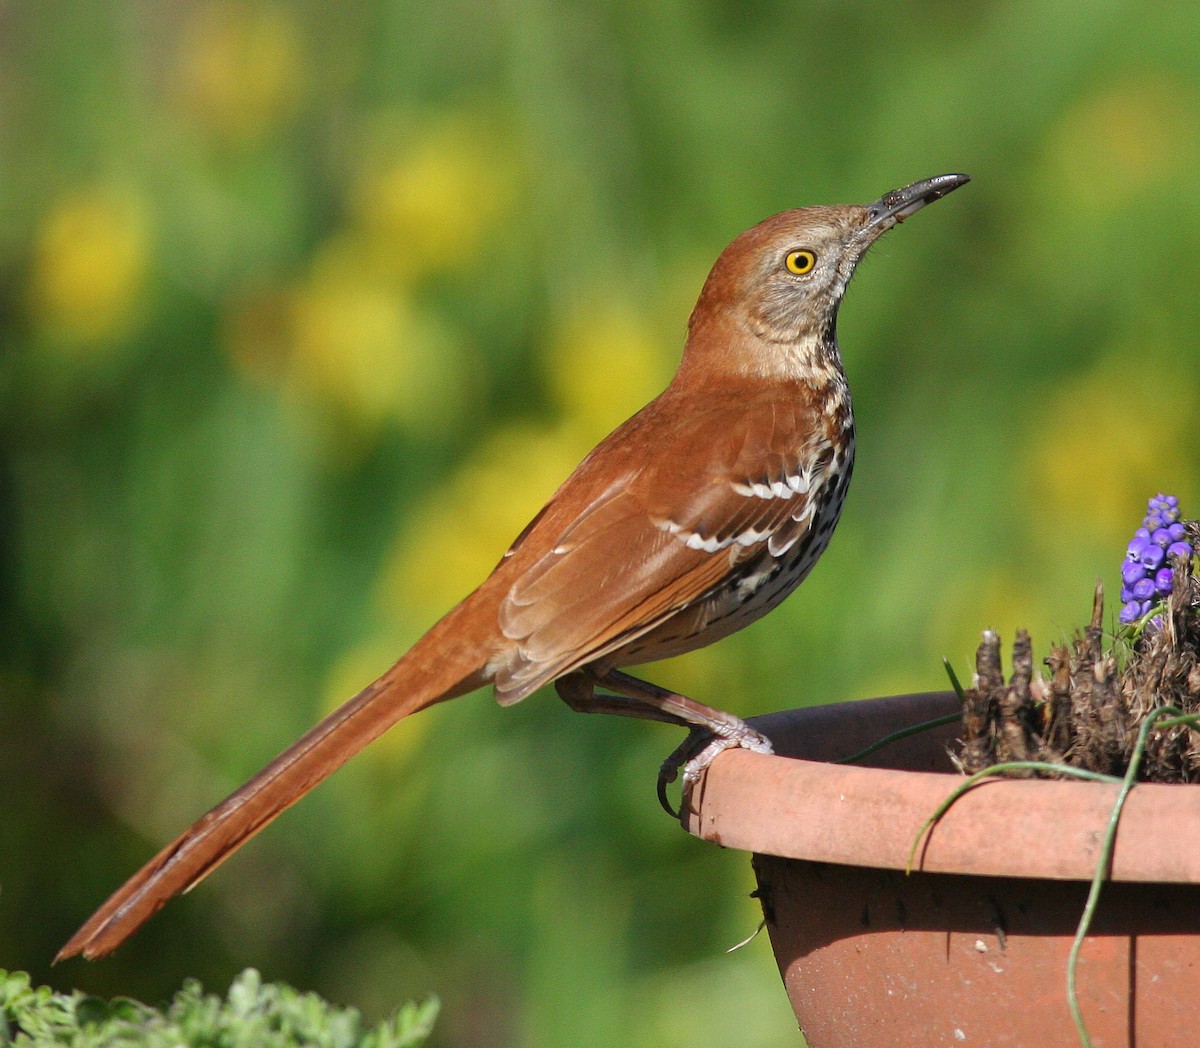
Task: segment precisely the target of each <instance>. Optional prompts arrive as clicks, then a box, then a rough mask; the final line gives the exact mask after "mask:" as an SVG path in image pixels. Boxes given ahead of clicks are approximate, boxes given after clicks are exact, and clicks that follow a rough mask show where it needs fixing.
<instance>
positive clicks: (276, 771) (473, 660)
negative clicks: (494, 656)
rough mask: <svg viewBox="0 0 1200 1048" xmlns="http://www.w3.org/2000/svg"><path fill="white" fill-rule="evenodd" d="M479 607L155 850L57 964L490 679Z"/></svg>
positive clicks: (115, 938) (435, 633)
mask: <svg viewBox="0 0 1200 1048" xmlns="http://www.w3.org/2000/svg"><path fill="white" fill-rule="evenodd" d="M472 604H473V601H472V600H471V599H470V598H468V599H467V600H466V601H464V602H463V604H460V605H459V606H458V607H457V608H455V609H454V610H453V611H451V612H450V613H449V614H448V615H447V616H446V617H445V618H444V619H442V620H441V622H439V623H438V624H437V625H436V626H434V627H433V629H431V630H430V631H429V632H428V633H427V634H426V635H425V636H424V637H423V638H422V639H421V640H420V641H418V642H417V644H416V645H415V646H414V647H413V648H412V650H410V651H409V652H408V653H407V654H406V655H405V656H404V657H403V658H401V659H400V661H399V662H397V663H396V665H394V666H393V667H392V668H391V669H390V670H388V671H387V673H385V674H384V675H383V676H382V677H380V678H379V679H378V680H377V681H375V682H374V683H373V684H369V685H368V686H367V687H366V688H364V689H363V690H362V691H360V692H359V693H358V694H357V695H355V696H354V698H352V699H350V700H349V701H348V702H346V703H345V704H344V705H342V706H341V707H339V708H338V709H336V710H334V712H333V713H331V714H329V716H328V717H326V718H325V719H324V720H322V721H321V722H320V723H319V724H318V725H317V726H316V727H314V728H313V729H312V730H311V731H309V732H308V733H307V734H305V735H304V736H302V737H301V738H300V739H298V740H297V741H296V742H295V743H293V744H292V745H291V746H289V747H288V748H287V749H286V750H284V751H283V753H281V754H280V755H279V756H278V757H276V758H275V759H274V760H273V761H272V762H271V763H270V764H268V765H267V766H266V767H265V768H263V770H262V771H260V772H259V773H258V774H257V775H255V776H254V778H252V779H251V780H250V781H249V782H247V783H246V784H245V785H244V786H242V787H241V788H240V789H239V790H237V791H236V792H235V793H233V794H231V795H230V796H229V797H227V798H226V799H225V800H223V801H222V802H221V803H220V804H218V805H217V806H216V807H215V808H213V809H212V811H210V812H209V813H208V814H207V815H205V816H203V817H202V818H201V819H199V820H198V821H197V822H196V823H195V824H194V825H192V827H191V828H190V829H188V830H186V831H185V832H184V833H183V834H181V835H180V836H179V837H178V838H177V839H176V840H174V841H173V842H172V843H170V844H168V845H167V846H166V847H165V848H164V849H163V850H162V851H160V852H159V853H158V854H157V855H156V856H154V858H153V859H151V860H150V861H149V862H148V863H146V865H145V866H143V867H142V868H141V869H140V870H139V871H138V872H137V873H135V874H134V875H133V876H132V877H130V878H129V880H128V881H126V882H125V884H124V885H122V886H121V887H120V888H118V889H117V891H115V892H114V893H113V894H112V896H111V897H110V898H109V899H108V901H107V902H106V903H105V904H104V905H103V906H101V907H100V909H98V910H97V911H96V912H95V913H94V914H93V915H92V916H91V917H90V918H89V919H88V921H87V923H86V924H84V925H83V927H82V928H80V929H79V931H77V932H76V933H75V934H74V935H73V936H72V937H71V939H70V941H69V942H68V943H67V944H66V945H65V946H64V947H63V948H62V949H61V950H59V952H58V956H57V957H55V959H54V960H55V962H58V961H61V960H64V959H65V958H67V957H74V956H75V955H76V954H83V956H84V957H86V958H88V959H89V960H91V959H93V958H96V957H103V956H104V955H105V954H107V953H111V952H112V951H113V950H115V949H116V948H117V947H118V946H120V945H121V943H123V942H124V941H125V940H126V939H128V938H129V937H130V936H131V935H132V934H133V933H134V932H135V931H137V929H138V928H140V927H141V926H142V924H144V923H145V922H146V921H147V920H149V918H150V917H151V916H153V915H154V913H156V912H157V911H158V910H159V909H160V908H161V907H162V906H163V905H164V904H165V903H166V902H167V900H168V899H170V898H172V897H173V896H175V895H178V894H180V893H182V892H186V891H188V890H189V889H191V888H193V887H195V886H196V885H197V884H198V883H199V882H200V881H202V880H203V879H204V878H205V877H206V876H208V874H210V873H212V871H213V870H214V869H216V868H217V867H218V866H219V865H220V864H221V863H222V862H224V861H225V860H226V859H227V858H229V856H230V855H232V854H233V853H234V852H235V851H237V849H238V848H240V847H241V846H242V845H243V844H245V843H246V841H248V840H249V839H250V838H251V837H253V836H254V835H255V834H256V833H258V831H259V830H261V829H263V827H265V826H266V825H267V824H268V823H269V822H271V821H272V820H273V819H274V818H275V817H276V816H278V815H279V814H281V813H282V812H283V811H285V810H286V809H288V808H290V807H291V806H292V805H293V804H295V803H296V801H298V800H299V799H300V798H301V797H303V796H304V795H305V794H306V793H307V792H308V791H309V790H311V789H312V788H313V787H314V786H316V785H317V784H318V783H320V782H321V781H322V780H323V779H325V778H326V777H327V776H328V775H331V774H332V773H333V772H335V771H337V769H338V768H340V767H341V766H342V765H343V764H345V763H346V761H348V760H349V759H350V758H351V757H353V756H354V755H355V754H356V753H358V752H359V750H361V749H362V748H363V747H364V746H366V745H368V744H369V743H371V742H373V741H374V740H375V739H377V738H378V737H379V736H380V735H382V734H383V733H384V732H385V731H387V730H388V728H390V727H392V725H394V724H395V723H396V722H397V721H399V720H401V719H403V718H404V717H407V716H409V714H412V713H416V712H417V711H418V710H422V709H425V708H426V707H427V706H432V705H434V703H437V702H441V701H442V700H444V699H451V698H454V697H455V696H458V695H464V694H466V693H467V692H469V691H473V690H474V689H475V688H477V687H479V686H480V685H481V684H483V683H484V682H485V681H484V671H483V669H482V667H483V664H484V661H485V660H486V658H487V652H486V643H487V640H488V639H489V637H488V636H487V633H488V632H490V631H485V630H483V629H481V628H480V620H481V618H482V617H481V616H480V615H479V614H478V612H479V611H480V610H481V609H480V608H478V607H471V605H472ZM472 620H473V621H474V624H475V625H476V628H475V629H472V628H471V626H472ZM493 630H494V627H493ZM475 634H480V635H479V636H476V635H475Z"/></svg>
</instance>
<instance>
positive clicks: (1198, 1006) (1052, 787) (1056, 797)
mask: <svg viewBox="0 0 1200 1048" xmlns="http://www.w3.org/2000/svg"><path fill="white" fill-rule="evenodd" d="M957 708H958V702H957V700H956V698H955V697H954V695H953V694H952V693H950V692H944V693H932V694H924V695H904V696H899V697H896V698H890V699H876V700H871V701H865V702H853V703H846V704H842V705H837V706H825V707H817V708H812V709H803V710H793V711H790V712H786V713H779V714H774V715H771V716H766V717H759V718H756V719H755V720H754V722H753V723H754V724H755V726H756V727H758V728H759V729H761V730H762V731H764V732H765V733H766V734H767V735H768V736H769V737H770V738H771V739H772V740H773V741H774V743H775V748H776V751H777V755H776V756H770V757H768V756H763V755H761V754H754V753H749V752H747V751H745V750H736V751H729V752H727V753H724V754H722V755H721V756H720V757H718V758H717V760H715V761H714V762H713V764H712V766H711V767H710V768H709V770H708V772H707V774H706V775H705V776H704V777H703V778H702V779H701V780H700V781H699V782H698V783H697V784H696V786H695V788H694V789H693V790H692V792H691V795H690V798H689V802H690V803H689V804H685V816H684V819H683V822H684V826H685V827H686V829H688V831H689V832H691V833H693V834H695V835H696V836H698V837H702V838H704V839H705V840H710V841H714V842H716V843H718V844H722V845H724V846H726V847H730V848H741V849H744V850H745V851H749V852H753V853H754V869H755V872H756V874H757V876H758V885H759V894H760V897H761V901H762V906H763V913H764V915H765V917H766V922H767V928H768V930H769V932H770V936H771V943H772V945H773V947H774V950H775V956H776V959H777V961H778V963H779V970H780V973H781V974H782V975H783V981H784V984H785V986H786V987H787V991H788V995H789V997H790V998H791V1001H792V1007H793V1008H794V1010H795V1012H796V1018H797V1019H798V1020H799V1022H800V1027H801V1029H802V1030H803V1031H804V1033H805V1035H806V1036H807V1038H808V1041H809V1045H810V1046H811V1048H840V1046H845V1048H870V1046H872V1045H887V1046H889V1048H893V1046H895V1045H920V1046H922V1048H927V1046H931V1045H955V1046H957V1045H968V1046H969V1045H979V1046H992V1045H1014V1046H1023V1048H1056V1046H1060V1045H1065V1046H1071V1045H1076V1044H1078V1040H1077V1037H1076V1034H1075V1027H1074V1025H1073V1024H1072V1022H1071V1018H1070V1013H1069V1011H1068V1008H1067V997H1066V967H1067V951H1068V950H1069V948H1070V944H1071V940H1072V938H1073V937H1074V934H1075V926H1076V924H1077V922H1078V920H1079V916H1080V914H1081V913H1082V910H1083V905H1084V899H1085V896H1086V894H1087V888H1088V881H1090V879H1091V877H1092V874H1093V872H1094V869H1095V862H1096V854H1097V846H1098V842H1099V840H1100V838H1101V836H1102V834H1103V832H1104V829H1105V825H1106V823H1107V820H1108V817H1109V812H1110V809H1111V807H1112V802H1113V798H1114V796H1115V794H1116V787H1114V786H1108V785H1105V784H1098V783H1085V782H1078V781H1071V782H1067V781H1045V780H1036V781H1035V780H1028V779H1025V780H1003V781H1000V780H997V781H995V782H991V783H987V784H985V785H982V786H981V787H979V788H977V789H975V790H973V791H971V792H970V793H968V794H967V795H966V796H964V797H963V798H962V799H961V800H960V801H959V802H958V803H957V804H956V805H955V806H954V807H953V808H951V809H950V811H949V812H948V813H947V814H946V816H945V817H944V818H943V819H942V820H941V822H940V823H939V824H938V825H937V826H936V828H935V829H934V830H933V832H932V834H931V835H930V836H929V837H928V839H927V840H926V842H925V844H924V846H923V847H922V849H921V850H920V851H919V853H918V858H917V865H916V871H915V872H913V873H912V874H910V875H906V874H905V873H904V868H905V865H906V863H907V861H908V854H909V848H910V846H911V844H912V841H913V839H914V837H915V836H916V834H917V831H918V829H919V828H920V826H921V824H922V822H923V821H924V820H925V819H926V817H927V816H929V815H930V814H931V813H932V812H933V810H934V809H935V808H936V807H937V805H938V804H939V802H941V801H942V800H943V799H944V798H945V797H946V795H947V794H948V793H949V792H950V790H951V789H952V788H953V786H954V784H955V781H956V779H957V778H958V776H956V775H955V774H953V773H952V772H951V770H950V762H949V760H948V758H947V746H948V744H949V743H950V741H951V740H952V739H953V738H954V737H955V734H956V731H955V729H954V728H953V727H948V728H944V729H940V730H938V731H934V732H928V733H925V734H923V735H919V736H914V737H912V738H910V739H907V740H904V741H902V742H899V743H895V744H892V745H890V746H888V747H887V748H885V749H884V750H882V751H880V752H878V753H876V754H875V755H874V756H873V757H871V758H869V759H868V760H867V761H865V762H863V763H862V764H858V765H854V766H848V765H838V764H830V763H820V762H825V761H831V760H835V759H837V758H838V757H842V756H845V755H847V754H850V753H853V752H855V751H857V750H859V749H861V748H863V747H865V746H867V745H869V744H870V743H871V742H874V741H875V740H877V739H878V738H880V737H881V736H883V735H886V734H888V733H889V732H891V731H894V730H896V729H898V728H902V727H906V726H908V725H912V724H915V723H918V722H920V721H923V720H929V719H931V718H934V717H937V716H940V715H942V714H945V713H951V712H954V711H956V710H957ZM793 758H800V759H793ZM689 807H690V809H691V810H690V811H689V810H688V808H689ZM1111 877H1112V883H1109V884H1106V885H1105V887H1104V890H1103V893H1102V896H1101V900H1100V906H1099V909H1098V911H1097V914H1096V919H1095V922H1094V924H1093V929H1092V932H1091V935H1090V937H1089V939H1088V941H1087V943H1086V944H1085V945H1084V948H1083V951H1082V954H1081V958H1080V963H1079V967H1078V977H1077V986H1078V993H1079V999H1080V1005H1081V1008H1082V1011H1083V1015H1084V1019H1085V1021H1086V1023H1087V1026H1088V1030H1089V1032H1090V1034H1091V1036H1092V1039H1093V1043H1094V1045H1095V1048H1118V1046H1129V1048H1133V1046H1135V1045H1136V1046H1141V1048H1174V1046H1179V1048H1183V1046H1184V1045H1187V1046H1192V1045H1195V1044H1196V1043H1197V1042H1198V1040H1200V1033H1197V1020H1200V788H1197V787H1188V786H1167V785H1140V786H1138V787H1137V788H1136V789H1134V790H1133V792H1132V793H1131V794H1130V796H1129V800H1128V802H1127V804H1126V806H1125V811H1124V814H1123V817H1122V820H1121V824H1120V830H1119V833H1118V837H1117V843H1116V851H1115V854H1114V856H1113V861H1112V866H1111Z"/></svg>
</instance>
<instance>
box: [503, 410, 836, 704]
mask: <svg viewBox="0 0 1200 1048" xmlns="http://www.w3.org/2000/svg"><path fill="white" fill-rule="evenodd" d="M813 422H814V420H813V418H812V415H811V413H810V412H807V411H806V410H805V409H804V405H803V404H802V403H798V404H797V405H795V406H794V407H792V406H788V407H785V408H780V407H779V406H777V405H770V404H768V405H765V406H755V405H753V404H749V405H741V404H739V405H736V406H735V409H734V410H727V411H724V412H721V411H708V412H704V413H700V414H699V415H697V416H694V417H692V418H691V419H690V420H688V421H686V422H680V420H679V418H678V416H676V418H675V421H674V422H672V424H671V432H661V431H659V428H658V427H656V426H654V425H649V426H648V427H646V430H647V432H646V436H647V437H652V438H655V439H656V444H655V445H654V448H653V450H654V455H653V456H650V455H647V456H646V457H645V461H644V463H641V464H639V463H636V462H632V461H631V462H628V463H626V464H625V465H624V466H623V467H622V468H619V469H616V470H609V469H607V468H606V463H605V457H606V456H605V452H604V446H603V445H602V446H601V448H600V449H598V451H597V453H596V454H595V455H594V456H593V459H592V460H591V461H590V462H589V463H587V466H588V471H589V474H591V475H593V476H596V475H599V476H604V475H606V474H608V475H609V482H608V483H607V484H606V486H604V487H603V488H602V489H600V490H599V491H598V492H597V493H596V494H594V496H592V497H591V498H590V500H589V501H587V502H586V504H585V505H584V506H583V507H582V509H581V510H580V511H578V512H576V513H575V514H574V515H573V516H572V517H571V518H570V519H569V522H567V523H566V524H565V525H563V524H560V523H559V515H558V514H555V513H553V512H550V513H544V514H542V515H541V516H540V517H539V519H538V520H537V521H536V523H535V524H534V525H533V527H532V528H530V529H528V530H527V532H526V533H525V534H523V536H522V540H521V545H520V546H518V547H517V548H516V553H517V554H521V553H523V552H525V548H524V547H533V548H534V550H536V552H532V553H527V554H526V556H524V557H519V556H517V555H514V557H513V558H512V559H513V560H521V561H523V564H522V565H521V566H520V567H519V569H518V571H517V573H516V574H515V575H514V576H509V577H510V578H511V579H512V582H511V586H510V587H509V588H508V590H507V592H506V594H505V596H504V597H503V599H502V601H501V603H500V627H501V630H502V631H503V633H504V635H505V636H506V637H507V638H508V639H509V640H510V641H512V642H513V648H511V649H509V654H508V656H507V658H506V660H505V661H504V662H503V664H501V665H499V666H497V667H496V674H495V682H494V683H495V686H496V694H497V698H498V699H499V700H500V701H501V702H502V703H505V704H509V703H513V702H517V701H518V700H520V699H522V698H524V697H525V696H526V695H528V694H529V693H530V692H532V691H534V690H535V689H536V688H538V687H540V686H541V685H543V684H545V683H548V682H549V681H551V680H553V679H555V678H556V677H559V676H561V675H563V674H564V673H568V672H570V671H571V670H573V669H578V668H579V667H581V666H584V665H586V664H587V663H589V662H592V661H595V660H596V659H598V658H600V657H602V656H603V655H604V654H606V653H608V652H611V651H613V650H616V649H617V648H620V647H622V646H624V645H625V644H627V643H629V642H630V641H631V640H633V639H634V638H636V637H638V636H640V635H642V634H644V633H646V632H648V631H650V630H652V629H654V628H655V627H656V626H658V625H660V624H662V623H663V622H664V621H665V620H666V619H668V618H670V617H671V616H672V615H673V614H675V613H677V612H679V611H680V610H681V609H683V608H686V607H689V606H691V605H693V604H695V602H697V601H699V600H701V599H702V598H704V597H705V596H706V595H707V594H709V593H711V592H712V591H713V590H715V589H717V588H719V587H720V586H721V585H722V583H724V582H726V581H727V580H728V578H729V576H730V575H731V574H732V573H734V572H735V570H736V568H737V566H738V565H739V564H740V563H742V562H743V561H745V560H748V559H750V558H752V557H753V556H755V555H757V554H760V553H762V552H764V551H766V552H769V553H770V554H772V555H774V556H782V555H783V553H785V552H786V551H787V550H788V549H790V548H791V546H792V545H794V544H795V543H796V542H797V541H799V540H800V539H801V538H802V537H803V536H804V534H805V533H806V532H807V530H808V528H809V526H810V524H811V521H812V518H813V511H814V507H815V499H814V496H815V495H816V494H817V492H818V491H819V489H820V487H821V485H822V484H823V483H824V480H825V477H826V474H827V472H828V469H829V465H830V462H831V460H832V457H833V456H832V445H831V443H830V440H829V437H828V435H827V434H826V432H825V427H824V426H820V425H819V424H818V425H816V426H814V425H813ZM572 479H574V478H572ZM570 488H571V482H570V481H569V482H568V483H567V484H566V485H564V487H563V488H562V489H560V491H559V493H558V494H557V495H556V496H555V499H556V500H558V499H566V500H569V499H570V498H571V495H572V493H571V490H570ZM547 529H548V530H547ZM513 567H514V568H517V567H518V566H517V565H513Z"/></svg>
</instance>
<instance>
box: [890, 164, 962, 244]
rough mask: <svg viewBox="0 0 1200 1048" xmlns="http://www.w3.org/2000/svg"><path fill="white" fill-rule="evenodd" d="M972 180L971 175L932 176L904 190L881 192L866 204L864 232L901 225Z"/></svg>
mask: <svg viewBox="0 0 1200 1048" xmlns="http://www.w3.org/2000/svg"><path fill="white" fill-rule="evenodd" d="M969 181H971V176H970V175H934V176H933V178H925V179H922V180H921V181H920V182H914V183H913V184H912V185H911V186H905V187H904V188H903V189H893V190H892V191H891V192H890V193H884V194H883V196H881V197H880V198H879V199H878V200H876V201H875V203H873V204H868V205H867V218H868V219H869V221H868V224H867V227H866V228H867V229H869V230H871V231H872V232H875V233H876V234H878V233H882V232H883V231H884V230H886V229H891V228H892V226H894V225H898V224H899V223H900V222H903V221H904V220H905V219H906V218H908V216H909V215H913V214H916V213H917V212H918V211H920V210H921V208H923V207H924V206H925V205H926V204H930V203H932V202H933V201H935V200H938V199H940V198H941V197H944V196H945V195H946V194H947V193H951V192H953V191H954V190H956V189H957V188H958V187H959V186H961V185H964V184H965V183H967V182H969Z"/></svg>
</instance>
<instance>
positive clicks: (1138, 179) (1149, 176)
mask: <svg viewBox="0 0 1200 1048" xmlns="http://www.w3.org/2000/svg"><path fill="white" fill-rule="evenodd" d="M1198 122H1200V100H1198V99H1197V97H1196V95H1195V92H1194V91H1193V90H1192V89H1191V85H1190V83H1187V82H1183V81H1180V80H1178V79H1175V78H1172V77H1170V76H1168V75H1166V74H1165V73H1159V74H1154V73H1148V72H1146V71H1139V72H1138V73H1137V74H1136V76H1133V75H1128V74H1127V75H1126V76H1124V77H1123V78H1121V79H1119V80H1117V81H1116V82H1115V83H1111V82H1110V83H1107V84H1106V85H1105V86H1104V87H1103V88H1102V89H1101V90H1100V91H1098V92H1097V93H1095V94H1093V95H1090V96H1088V97H1086V98H1084V99H1082V100H1081V101H1080V102H1079V103H1078V104H1076V106H1075V107H1074V108H1073V109H1071V110H1069V111H1068V112H1067V113H1066V114H1065V116H1064V117H1063V119H1062V121H1061V123H1060V124H1059V125H1058V127H1057V129H1056V130H1055V132H1054V134H1053V136H1052V139H1051V150H1050V156H1049V163H1050V168H1051V171H1050V178H1051V180H1052V182H1053V184H1054V186H1055V193H1056V196H1057V197H1059V198H1061V199H1062V200H1065V201H1068V202H1072V203H1073V204H1074V206H1075V207H1076V209H1077V210H1078V211H1079V212H1081V213H1086V214H1088V215H1089V221H1094V220H1095V209H1096V208H1098V207H1099V208H1111V207H1116V206H1121V205H1122V202H1123V201H1124V200H1126V199H1128V198H1129V197H1132V196H1133V195H1135V194H1137V193H1139V192H1141V191H1143V190H1144V189H1145V188H1146V187H1148V186H1150V185H1154V184H1156V183H1157V184H1160V185H1174V184H1175V180H1176V178H1177V177H1178V175H1179V173H1180V172H1181V171H1183V170H1187V169H1189V168H1190V167H1191V166H1192V165H1193V163H1194V160H1195V156H1196V149H1197V144H1198V136H1197V132H1196V127H1197V124H1198Z"/></svg>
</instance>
